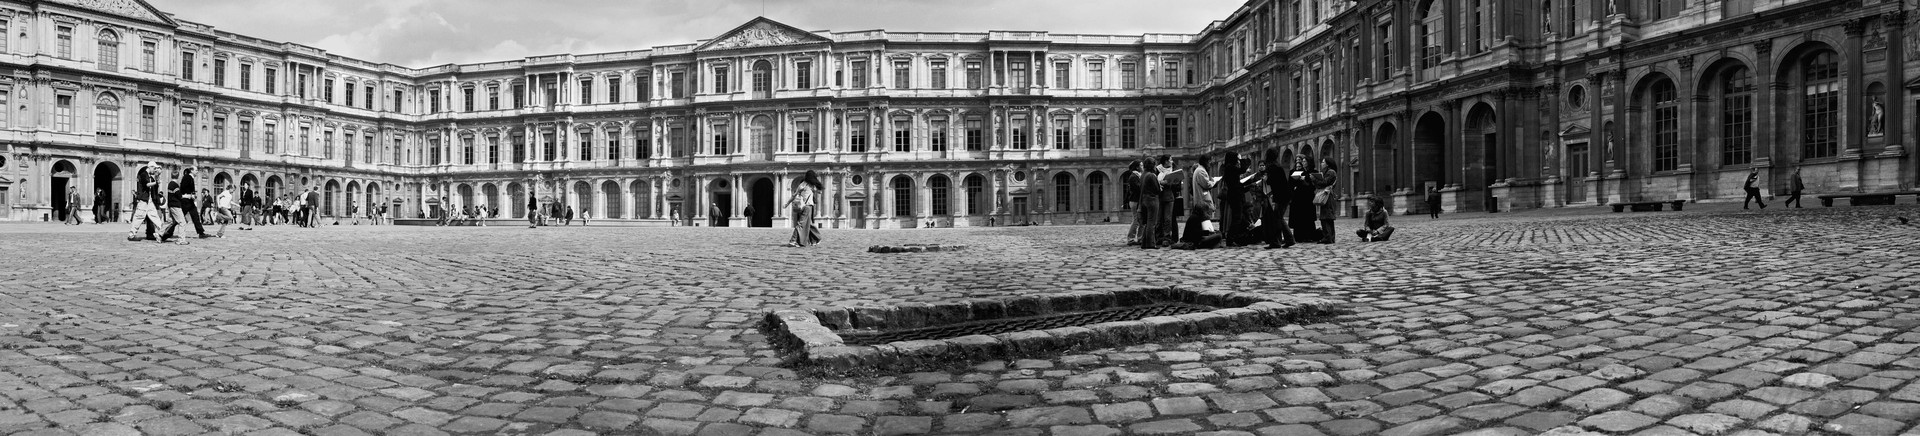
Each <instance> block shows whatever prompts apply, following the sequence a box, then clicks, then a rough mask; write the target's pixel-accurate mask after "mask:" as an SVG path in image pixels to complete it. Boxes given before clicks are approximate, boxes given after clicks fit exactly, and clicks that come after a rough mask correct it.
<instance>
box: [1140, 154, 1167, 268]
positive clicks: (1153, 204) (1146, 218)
mask: <svg viewBox="0 0 1920 436" xmlns="http://www.w3.org/2000/svg"><path fill="white" fill-rule="evenodd" d="M1146 162H1147V164H1143V165H1141V168H1140V175H1139V177H1138V180H1137V182H1138V183H1139V184H1140V187H1139V190H1140V192H1139V195H1140V198H1141V202H1140V215H1139V216H1140V248H1141V249H1143V250H1158V249H1160V236H1161V234H1160V225H1161V223H1160V219H1161V217H1162V216H1163V215H1162V214H1161V213H1160V207H1161V206H1162V205H1165V204H1166V203H1165V202H1162V201H1160V198H1162V197H1161V195H1162V194H1163V193H1162V192H1161V187H1160V171H1159V169H1160V167H1159V166H1158V165H1152V164H1151V162H1152V158H1148V159H1147V160H1146Z"/></svg>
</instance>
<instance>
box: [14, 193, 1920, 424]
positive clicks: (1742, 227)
mask: <svg viewBox="0 0 1920 436" xmlns="http://www.w3.org/2000/svg"><path fill="white" fill-rule="evenodd" d="M1894 216H1907V217H1916V216H1920V207H1915V206H1893V207H1860V208H1847V207H1841V208H1834V209H1802V210H1779V209H1778V208H1775V209H1771V210H1765V211H1761V210H1754V211H1742V210H1738V209H1732V208H1730V207H1728V206H1725V205H1720V206H1714V205H1698V206H1693V205H1690V206H1689V207H1688V210H1687V211H1686V212H1662V213H1638V214H1609V213H1604V212H1603V211H1602V210H1601V209H1598V208H1583V209H1578V210H1551V211H1538V212H1521V213H1509V214H1499V215H1484V214H1473V215H1465V214H1462V215H1447V216H1446V219H1443V220H1440V221H1432V222H1430V221H1427V220H1426V219H1425V217H1396V220H1395V221H1396V223H1397V224H1399V225H1400V227H1401V231H1400V234H1398V235H1396V238H1397V239H1396V240H1395V241H1393V242H1388V243H1374V244H1360V243H1355V242H1353V241H1352V238H1351V237H1350V235H1351V234H1348V235H1347V236H1348V237H1347V238H1345V239H1344V240H1343V241H1342V243H1340V244H1336V245H1332V246H1322V245H1308V246H1301V247H1295V248H1293V249H1289V250H1260V249H1248V248H1236V249H1220V250H1211V251H1171V250H1165V251H1152V252H1146V251H1143V250H1138V249H1132V248H1126V247H1122V246H1121V245H1120V244H1119V243H1118V242H1119V239H1120V236H1121V235H1122V234H1124V233H1125V232H1126V228H1125V227H1121V226H1082V227H1041V228H995V229H936V230H891V231H854V230H834V229H829V230H828V231H826V232H825V236H826V238H827V242H826V243H825V244H823V245H821V246H818V247H813V248H806V249H792V248H784V247H781V246H780V243H781V242H782V240H783V239H784V233H783V232H781V231H780V230H776V229H711V228H671V229H658V228H655V229H640V228H620V229H616V228H565V229H562V228H541V229H528V228H525V227H491V228H396V227H371V228H370V227H366V226H359V227H353V226H341V227H327V228H322V229H292V228H285V227H270V228H265V229H261V230H256V231H229V232H228V233H229V236H230V238H228V239H221V240H201V241H196V242H195V243H194V244H192V245H186V246H180V245H163V244H153V243H144V244H133V243H128V242H125V241H123V240H120V236H121V235H122V233H118V232H119V231H122V228H121V227H119V226H117V225H116V226H100V228H92V227H88V228H72V227H61V226H57V225H52V224H9V225H0V250H4V252H5V253H7V255H6V257H4V258H0V434H32V435H41V434H45V435H64V434H98V435H121V434H136V432H137V433H144V434H153V435H176V434H201V433H216V434H265V435H274V434H309V435H358V434H421V435H427V434H443V433H453V434H458V433H486V434H494V433H506V434H562V435H566V434H586V433H588V432H593V433H604V434H635V433H640V434H653V433H656V432H657V433H663V434H713V435H755V434H757V435H791V434H863V435H865V434H879V435H897V434H920V433H932V434H982V433H994V434H1005V435H1062V436H1066V435H1114V434H1210V435H1246V434H1259V435H1308V436H1310V435H1320V434H1328V435H1357V434H1386V435H1424V434H1454V433H1469V434H1481V435H1505V434H1535V433H1553V434H1590V433H1599V434H1657V435H1668V434H1703V435H1705V434H1734V433H1740V432H1744V433H1743V434H1755V435H1760V434H1847V435H1898V434H1901V433H1903V432H1908V433H1914V432H1920V429H1916V427H1915V424H1914V423H1915V422H1920V353H1917V352H1916V348H1917V347H1920V330H1916V329H1915V327H1916V326H1920V311H1916V310H1915V309H1916V298H1915V294H1916V290H1920V277H1916V274H1917V272H1916V271H1920V270H1916V268H1915V266H1916V265H1920V251H1917V250H1916V249H1920V226H1896V225H1893V224H1892V223H1893V219H1892V217H1894ZM1356 223H1357V221H1354V220H1342V221H1341V222H1340V225H1341V226H1342V227H1343V228H1345V229H1348V230H1347V231H1349V232H1350V231H1351V229H1352V228H1354V226H1355V224H1356ZM106 227H112V228H111V229H107V228H106ZM904 243H943V244H945V243H951V244H965V245H968V246H969V249H968V250H965V251H959V252H951V253H921V254H872V253H867V252H866V251H865V248H866V247H867V246H868V245H873V244H904ZM1133 286H1181V287H1187V288H1191V289H1231V290H1242V291H1253V292H1267V293H1276V294H1282V293H1290V294H1301V295H1314V296H1320V297H1325V298H1329V299H1335V300H1339V301H1343V302H1344V303H1345V304H1347V308H1348V309H1350V310H1351V311H1352V313H1351V314H1349V315H1344V316H1341V317H1339V318H1337V319H1331V320H1326V321H1325V322H1324V323H1319V324H1312V325H1296V326H1287V327H1284V328H1279V329H1275V330H1273V331H1265V332H1254V333H1245V334H1236V335H1214V336H1205V337H1197V338H1193V339H1191V340H1189V341H1186V342H1177V343H1160V344H1147V345H1140V346H1134V347H1127V348H1122V349H1102V350H1092V351H1079V352H1073V353H1070V354H1066V355H1060V356H1053V357H1052V358H1045V359H1033V360H1014V361H991V362H985V363H979V364H977V365H971V366H966V365H958V366H954V367H953V368H950V369H947V370H942V371H931V370H929V371H927V372H909V373H893V374H863V375H858V376H818V375H813V374H814V373H813V372H809V371H799V372H796V371H795V370H793V369H789V368H781V367H779V366H778V365H777V363H778V359H777V358H776V357H775V356H774V353H773V351H772V350H771V349H770V348H769V347H768V346H767V345H766V344H765V338H764V337H762V336H761V335H760V334H759V333H758V332H757V331H756V330H755V329H754V328H753V324H754V322H755V320H756V319H757V318H758V316H759V314H760V313H762V312H763V311H765V310H767V309H769V308H775V307H788V306H799V305H806V304H818V303H830V304H853V303H860V302H879V303H900V302H913V301H919V302H930V301H941V300H948V299H954V298H961V297H992V296H1006V295H1015V294H1027V293H1036V292H1055V291H1065V290H1081V289H1113V288H1119V287H1133Z"/></svg>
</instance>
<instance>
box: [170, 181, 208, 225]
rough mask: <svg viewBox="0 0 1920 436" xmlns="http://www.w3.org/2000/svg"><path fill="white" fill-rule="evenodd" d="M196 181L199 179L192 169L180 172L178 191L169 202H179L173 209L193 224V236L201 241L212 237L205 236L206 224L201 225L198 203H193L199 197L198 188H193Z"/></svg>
mask: <svg viewBox="0 0 1920 436" xmlns="http://www.w3.org/2000/svg"><path fill="white" fill-rule="evenodd" d="M196 179H199V177H195V174H194V171H193V167H187V168H186V169H182V170H180V191H179V192H177V193H175V194H174V197H172V198H170V199H169V200H172V199H179V200H181V202H180V204H175V205H173V207H174V208H177V209H180V212H181V213H185V214H186V215H187V216H186V220H187V221H188V222H192V223H193V234H194V235H195V236H197V237H199V238H202V239H204V238H211V237H213V235H209V234H207V228H206V224H203V223H201V219H200V208H199V207H198V204H197V203H198V202H197V201H195V200H197V199H196V198H194V197H197V196H199V194H198V193H199V192H200V191H199V190H197V189H198V188H195V187H194V186H195V185H197V184H198V183H196Z"/></svg>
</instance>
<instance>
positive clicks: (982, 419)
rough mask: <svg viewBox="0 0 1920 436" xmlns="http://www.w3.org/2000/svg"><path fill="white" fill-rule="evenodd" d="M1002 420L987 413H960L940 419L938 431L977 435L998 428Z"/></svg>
mask: <svg viewBox="0 0 1920 436" xmlns="http://www.w3.org/2000/svg"><path fill="white" fill-rule="evenodd" d="M1004 420H1005V419H1004V418H1001V417H1000V416H999V415H994V414H988V413H962V414H957V415H947V416H946V417H944V418H941V422H940V429H941V430H942V431H945V432H958V433H978V432H981V431H985V430H987V429H991V428H994V427H999V426H1001V425H1002V424H1003V423H1002V422H1001V421H1004Z"/></svg>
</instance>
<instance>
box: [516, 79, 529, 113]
mask: <svg viewBox="0 0 1920 436" xmlns="http://www.w3.org/2000/svg"><path fill="white" fill-rule="evenodd" d="M526 105H527V85H526V84H522V83H515V84H513V108H514V109H519V108H523V107H526Z"/></svg>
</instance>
